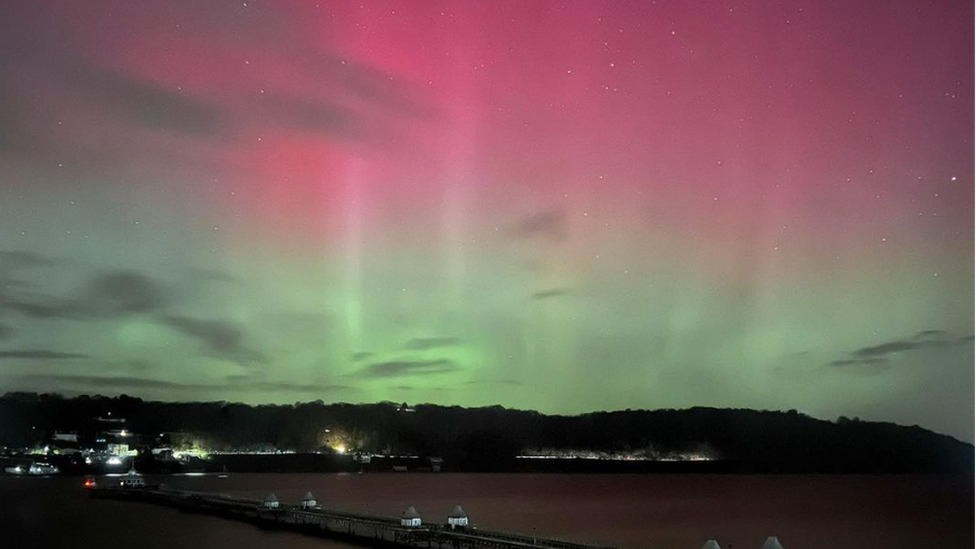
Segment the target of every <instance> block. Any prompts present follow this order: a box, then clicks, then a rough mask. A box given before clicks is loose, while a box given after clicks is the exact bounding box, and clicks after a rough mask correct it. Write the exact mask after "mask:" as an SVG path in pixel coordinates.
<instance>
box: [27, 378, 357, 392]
mask: <svg viewBox="0 0 976 549" xmlns="http://www.w3.org/2000/svg"><path fill="white" fill-rule="evenodd" d="M13 379H14V380H17V381H20V382H22V383H36V384H38V385H39V386H42V387H45V388H48V387H52V386H74V387H85V388H93V389H102V388H112V389H124V390H139V389H162V390H173V391H226V390H227V389H230V388H232V389H233V390H234V391H242V390H243V391H281V392H289V393H304V394H309V393H311V394H316V393H328V392H338V391H347V390H352V387H350V386H348V385H338V384H314V383H309V384H301V383H286V382H274V381H253V382H249V381H246V380H245V379H243V378H242V379H240V380H239V381H237V382H230V383H183V382H177V381H167V380H162V379H147V378H142V377H132V376H85V375H57V374H29V375H23V376H16V377H14V378H13Z"/></svg>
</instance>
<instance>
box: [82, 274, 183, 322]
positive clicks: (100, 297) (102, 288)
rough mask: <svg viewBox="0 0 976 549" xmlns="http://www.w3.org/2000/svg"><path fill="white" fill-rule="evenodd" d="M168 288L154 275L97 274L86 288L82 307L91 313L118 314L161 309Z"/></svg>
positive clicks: (110, 315)
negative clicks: (164, 287)
mask: <svg viewBox="0 0 976 549" xmlns="http://www.w3.org/2000/svg"><path fill="white" fill-rule="evenodd" d="M165 301H166V291H165V290H164V289H163V288H162V286H160V285H159V284H158V283H157V282H156V281H155V280H153V279H152V278H151V277H149V276H146V275H143V274H141V273H138V272H135V271H114V272H108V273H103V274H101V275H99V276H97V277H95V278H94V279H93V280H92V281H91V282H90V283H89V284H88V287H87V288H86V289H85V294H84V296H83V297H82V306H83V307H84V308H85V309H87V311H86V312H88V313H89V314H90V315H91V316H107V317H116V316H124V315H127V314H131V313H146V312H150V311H155V310H157V309H159V308H160V307H161V306H162V305H163V304H164V302H165Z"/></svg>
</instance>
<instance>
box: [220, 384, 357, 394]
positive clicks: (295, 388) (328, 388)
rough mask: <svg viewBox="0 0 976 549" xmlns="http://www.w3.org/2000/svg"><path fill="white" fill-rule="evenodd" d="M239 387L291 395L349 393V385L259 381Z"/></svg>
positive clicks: (350, 388)
mask: <svg viewBox="0 0 976 549" xmlns="http://www.w3.org/2000/svg"><path fill="white" fill-rule="evenodd" d="M239 387H241V388H244V389H248V390H252V391H285V392H289V393H313V394H314V393H325V392H332V391H349V390H352V389H353V388H352V387H350V386H348V385H317V384H314V383H284V382H274V381H259V382H256V383H243V384H241V385H240V386H239Z"/></svg>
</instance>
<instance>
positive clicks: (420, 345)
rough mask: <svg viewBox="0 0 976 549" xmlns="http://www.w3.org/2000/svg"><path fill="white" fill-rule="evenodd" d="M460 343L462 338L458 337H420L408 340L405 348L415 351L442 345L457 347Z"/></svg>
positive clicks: (436, 347)
mask: <svg viewBox="0 0 976 549" xmlns="http://www.w3.org/2000/svg"><path fill="white" fill-rule="evenodd" d="M460 344H461V339H460V338H457V337H419V338H415V339H411V340H410V341H408V342H407V344H406V345H404V348H406V349H410V350H413V351H425V350H427V349H438V348H441V347H456V346H458V345H460Z"/></svg>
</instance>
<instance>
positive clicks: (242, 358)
mask: <svg viewBox="0 0 976 549" xmlns="http://www.w3.org/2000/svg"><path fill="white" fill-rule="evenodd" d="M161 320H162V321H163V323H164V324H166V325H167V326H169V327H171V328H173V329H175V330H177V331H179V332H181V333H183V334H185V335H188V336H190V337H193V338H196V339H198V340H200V341H201V342H203V344H204V345H205V346H206V348H207V349H208V350H209V351H210V353H211V354H213V355H214V356H217V357H219V358H226V359H229V360H233V361H235V362H241V363H249V362H264V360H265V358H264V356H263V355H262V354H261V353H260V352H258V351H256V350H254V349H251V348H250V347H248V346H247V345H246V344H245V343H244V334H243V332H242V331H241V330H240V328H238V327H237V326H236V325H234V324H231V323H230V322H225V321H222V320H204V319H199V318H190V317H186V316H176V315H163V316H162V317H161Z"/></svg>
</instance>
